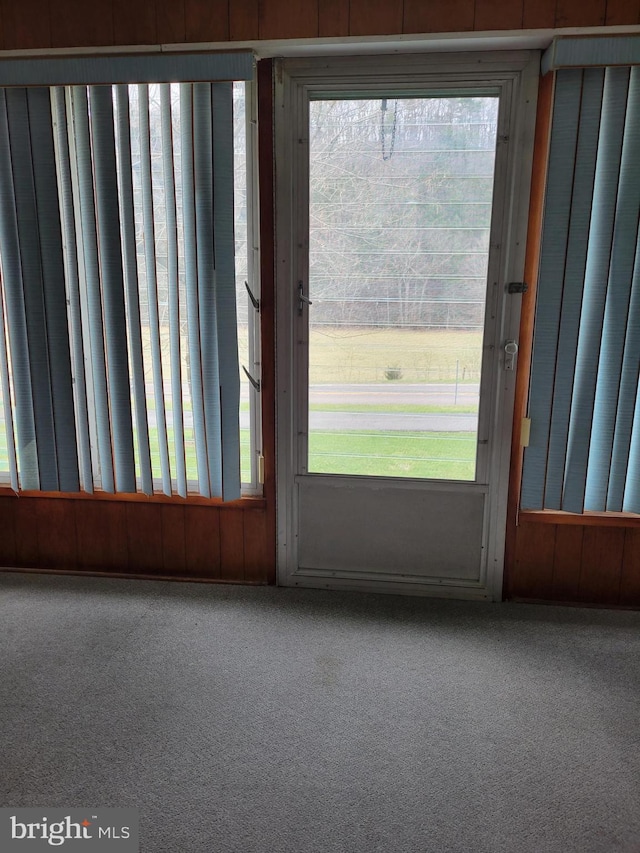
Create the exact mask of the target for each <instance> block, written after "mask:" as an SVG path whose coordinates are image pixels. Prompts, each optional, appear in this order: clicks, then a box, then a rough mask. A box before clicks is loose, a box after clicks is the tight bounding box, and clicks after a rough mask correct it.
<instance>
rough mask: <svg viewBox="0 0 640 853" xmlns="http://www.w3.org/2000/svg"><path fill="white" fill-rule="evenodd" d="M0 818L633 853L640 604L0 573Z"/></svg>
mask: <svg viewBox="0 0 640 853" xmlns="http://www.w3.org/2000/svg"><path fill="white" fill-rule="evenodd" d="M0 641H1V659H0V805H3V806H12V807H25V806H40V807H42V806H52V807H53V806H59V807H65V808H70V807H77V806H81V807H86V808H88V807H91V806H94V807H99V806H133V807H137V808H138V809H139V811H140V826H141V850H142V851H145V853H165V851H166V853H218V851H220V853H377V851H380V853H382V851H384V853H432V851H433V853H447V852H448V851H452V853H484V851H487V853H488V851H491V853H499V852H500V851H505V853H507V851H508V853H529V851H531V853H534V851H535V853H556V851H557V853H574V851H575V853H613V852H614V851H625V853H638V851H640V613H634V612H620V611H618V612H614V611H605V610H595V609H577V608H563V607H544V606H533V605H532V606H529V605H516V604H498V605H496V604H493V605H492V604H482V603H471V602H469V603H467V602H457V601H443V600H428V599H418V598H401V597H396V596H382V595H380V596H379V595H358V594H355V593H338V592H325V591H311V590H284V589H274V588H248V587H233V586H210V585H202V584H177V583H173V584H172V583H159V582H152V581H125V580H111V579H95V578H80V577H61V576H57V577H55V576H46V575H20V574H15V573H5V574H0Z"/></svg>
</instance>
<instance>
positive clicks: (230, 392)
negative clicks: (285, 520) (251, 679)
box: [211, 83, 240, 500]
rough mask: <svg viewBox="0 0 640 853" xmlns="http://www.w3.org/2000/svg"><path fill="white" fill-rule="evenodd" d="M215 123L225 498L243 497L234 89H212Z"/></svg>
mask: <svg viewBox="0 0 640 853" xmlns="http://www.w3.org/2000/svg"><path fill="white" fill-rule="evenodd" d="M211 98H212V118H213V138H212V148H213V164H214V165H213V168H214V185H213V234H214V255H215V265H216V296H215V298H216V321H217V329H216V330H217V345H218V365H219V383H220V400H221V448H222V497H223V500H237V499H238V498H239V497H240V423H239V417H240V416H239V411H240V371H239V365H238V332H237V330H238V321H237V317H236V273H235V243H234V229H233V224H234V209H233V166H234V164H233V87H232V84H231V83H213V84H212V86H211Z"/></svg>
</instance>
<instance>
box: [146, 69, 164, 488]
mask: <svg viewBox="0 0 640 853" xmlns="http://www.w3.org/2000/svg"><path fill="white" fill-rule="evenodd" d="M138 106H139V109H140V113H139V118H140V179H141V183H142V220H143V227H144V257H145V274H146V277H147V293H148V306H149V337H150V340H151V347H150V348H151V365H152V372H153V390H154V396H155V402H156V409H155V417H156V429H157V431H158V451H159V455H160V470H161V472H162V490H163V491H164V493H165V495H171V494H172V488H171V469H170V466H169V447H168V443H167V418H166V411H165V405H164V381H163V369H162V349H161V346H160V318H159V313H158V281H157V276H156V239H155V222H154V215H153V188H152V178H151V135H150V128H149V87H148V86H147V85H145V84H140V85H139V86H138Z"/></svg>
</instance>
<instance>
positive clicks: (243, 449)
mask: <svg viewBox="0 0 640 853" xmlns="http://www.w3.org/2000/svg"><path fill="white" fill-rule="evenodd" d="M233 151H234V179H235V182H234V188H233V189H234V208H235V209H234V225H235V241H236V305H237V310H238V359H239V362H240V466H241V475H242V482H243V483H250V482H251V481H252V471H251V460H252V455H253V451H252V447H253V440H252V436H251V405H252V401H251V394H250V385H249V380H248V379H247V377H246V374H245V372H244V371H243V370H242V365H245V366H246V368H247V370H249V372H253V369H254V366H253V353H251V352H250V351H249V350H250V347H249V337H250V325H251V324H253V323H254V322H255V320H256V316H255V314H254V311H253V308H252V306H250V304H249V295H248V293H247V289H246V287H245V282H249V281H250V275H249V251H248V243H247V234H248V229H247V124H246V85H245V84H244V83H237V82H236V83H234V84H233Z"/></svg>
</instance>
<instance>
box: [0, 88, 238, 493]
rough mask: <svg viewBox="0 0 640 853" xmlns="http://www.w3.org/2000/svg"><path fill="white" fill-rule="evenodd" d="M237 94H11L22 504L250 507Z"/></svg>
mask: <svg viewBox="0 0 640 853" xmlns="http://www.w3.org/2000/svg"><path fill="white" fill-rule="evenodd" d="M232 86H233V84H232V83H231V82H213V83H212V82H196V83H181V84H169V83H154V84H149V83H140V84H130V83H126V82H123V83H118V84H117V85H104V84H100V85H97V84H95V85H73V86H47V87H37V86H36V87H20V86H14V87H11V88H5V89H0V270H1V274H2V281H1V284H2V286H1V298H0V312H1V316H0V380H1V386H0V388H1V395H0V396H1V399H2V401H3V409H4V420H5V427H6V444H7V447H6V453H7V456H8V460H9V470H10V477H11V484H12V486H13V488H14V489H16V490H18V489H40V490H43V491H64V492H77V491H80V490H85V491H87V492H92V491H94V489H96V488H99V489H101V490H103V491H106V492H135V491H138V490H141V491H143V492H144V493H146V494H151V493H152V492H153V491H154V490H155V489H161V490H162V491H163V492H164V493H165V494H167V495H171V494H176V493H177V494H179V495H181V496H183V497H186V496H187V493H188V491H190V490H193V491H197V492H198V493H199V494H201V495H204V496H206V497H212V496H221V497H223V499H225V500H233V499H236V498H238V497H240V443H239V442H240V431H239V394H240V385H239V370H238V346H237V323H236V300H235V288H236V284H235V267H234V252H235V246H234V224H233V215H234V212H233V204H234V199H233V188H234V179H233V168H234V163H233V98H232ZM167 327H168V334H164V330H165V329H167ZM167 340H168V345H166V342H167ZM187 457H189V460H190V463H189V465H187ZM193 457H194V458H193ZM191 470H193V472H194V473H193V475H192V476H190V475H189V473H188V472H189V471H191ZM196 477H197V482H192V480H193V479H194V478H196Z"/></svg>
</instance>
